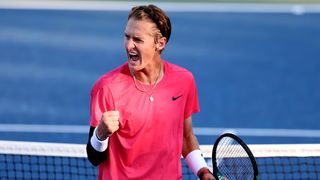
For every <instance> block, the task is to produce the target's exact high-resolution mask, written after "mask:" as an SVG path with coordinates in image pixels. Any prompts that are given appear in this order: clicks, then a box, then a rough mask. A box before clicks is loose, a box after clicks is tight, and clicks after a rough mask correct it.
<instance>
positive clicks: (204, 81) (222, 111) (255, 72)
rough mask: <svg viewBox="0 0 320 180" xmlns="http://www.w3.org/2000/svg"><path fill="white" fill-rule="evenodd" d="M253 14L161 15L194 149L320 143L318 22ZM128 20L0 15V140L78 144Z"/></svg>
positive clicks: (296, 11)
mask: <svg viewBox="0 0 320 180" xmlns="http://www.w3.org/2000/svg"><path fill="white" fill-rule="evenodd" d="M166 7H167V6H166ZM257 7H258V8H257V10H255V11H252V10H251V11H250V10H247V11H245V10H243V11H235V10H233V11H232V10H230V11H221V10H220V11H219V10H215V11H214V10H212V11H211V10H210V9H209V10H208V9H207V10H203V11H201V10H194V11H195V12H192V13H191V11H192V9H191V10H185V11H183V10H175V9H174V8H172V9H170V10H168V15H169V16H170V17H171V20H172V24H173V32H172V37H171V39H170V42H169V44H168V46H167V48H166V50H165V51H164V53H163V55H164V56H163V57H164V59H166V60H167V61H170V62H172V63H175V64H178V65H181V66H183V67H185V68H187V69H188V70H190V71H191V72H193V74H194V76H195V79H196V83H197V87H198V93H199V100H200V107H201V112H200V113H198V114H196V115H194V116H193V119H194V120H193V126H194V131H195V133H196V135H197V136H198V139H199V142H200V144H212V143H213V141H214V139H215V138H216V136H217V135H218V134H220V133H221V132H224V131H232V132H235V133H237V134H238V135H240V136H242V138H243V139H244V140H245V141H246V142H247V143H249V144H269V143H319V141H320V123H319V119H320V95H319V94H320V93H319V92H320V61H319V60H320V53H319V52H320V34H319V32H320V23H318V22H319V19H320V13H317V12H308V11H304V9H303V7H302V6H295V7H293V8H292V9H291V10H292V11H291V10H287V11H286V10H278V11H275V12H271V11H270V10H263V9H261V7H260V11H259V6H257ZM125 8H126V7H125ZM168 8H169V6H168ZM212 8H213V7H212ZM217 9H219V8H217ZM271 9H272V8H271ZM273 9H274V8H273ZM127 13H128V11H126V10H125V9H120V10H119V9H114V10H103V9H99V10H94V9H93V10H92V9H91V10H88V9H87V10H81V8H79V9H77V10H68V9H63V8H62V9H55V10H52V9H43V8H38V9H32V8H31V9H28V8H27V9H25V8H7V7H6V8H4V7H2V8H0V82H1V83H0V123H1V125H0V136H1V139H3V140H23V141H45V142H68V143H82V144H83V143H86V141H87V131H88V123H89V98H90V89H91V86H92V85H93V83H94V82H95V80H96V79H97V78H99V77H100V76H101V75H103V74H104V73H106V72H107V71H109V70H111V69H113V68H115V67H117V66H119V65H121V64H122V63H123V62H125V61H126V57H125V51H124V48H123V32H124V28H125V25H126V21H127ZM181 83H183V82H181Z"/></svg>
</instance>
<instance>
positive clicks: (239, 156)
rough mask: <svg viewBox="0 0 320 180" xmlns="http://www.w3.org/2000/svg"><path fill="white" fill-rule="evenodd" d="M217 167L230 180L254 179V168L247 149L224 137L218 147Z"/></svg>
mask: <svg viewBox="0 0 320 180" xmlns="http://www.w3.org/2000/svg"><path fill="white" fill-rule="evenodd" d="M216 161H217V167H218V169H219V171H220V172H221V174H223V176H224V177H225V178H227V179H228V180H231V179H253V174H254V173H253V171H254V170H253V166H252V164H251V160H250V157H249V156H248V154H247V152H246V151H245V149H244V148H243V147H242V146H241V145H240V144H239V143H238V142H237V141H235V140H233V139H232V138H229V137H224V138H223V139H222V140H221V141H220V142H219V144H218V146H217V154H216Z"/></svg>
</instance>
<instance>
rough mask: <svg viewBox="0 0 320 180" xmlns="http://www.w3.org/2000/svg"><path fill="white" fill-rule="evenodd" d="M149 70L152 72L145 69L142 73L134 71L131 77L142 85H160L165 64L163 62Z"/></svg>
mask: <svg viewBox="0 0 320 180" xmlns="http://www.w3.org/2000/svg"><path fill="white" fill-rule="evenodd" d="M149 69H150V70H147V69H146V68H145V69H143V70H140V71H134V72H133V71H132V72H131V75H132V76H133V78H134V79H136V80H137V81H139V82H141V83H142V84H146V85H154V84H156V83H158V82H159V81H160V80H161V79H162V77H163V74H164V73H163V64H162V62H159V63H157V64H155V67H152V68H149Z"/></svg>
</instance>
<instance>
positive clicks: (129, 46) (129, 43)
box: [124, 38, 135, 51]
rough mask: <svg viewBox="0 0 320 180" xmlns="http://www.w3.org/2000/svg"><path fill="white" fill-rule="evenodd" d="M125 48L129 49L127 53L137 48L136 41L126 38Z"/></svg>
mask: <svg viewBox="0 0 320 180" xmlns="http://www.w3.org/2000/svg"><path fill="white" fill-rule="evenodd" d="M124 46H125V48H126V49H127V51H129V50H131V49H133V48H135V44H134V41H133V40H132V39H131V38H125V40H124Z"/></svg>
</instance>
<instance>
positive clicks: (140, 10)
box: [128, 4, 171, 42]
mask: <svg viewBox="0 0 320 180" xmlns="http://www.w3.org/2000/svg"><path fill="white" fill-rule="evenodd" d="M130 18H134V19H136V20H150V21H151V22H153V23H154V24H155V25H156V28H157V29H156V31H155V34H154V36H155V42H157V41H158V39H160V38H162V37H165V38H166V40H167V42H168V41H169V39H170V35H171V22H170V19H169V17H168V16H167V15H166V14H165V13H164V11H163V10H162V9H160V8H158V7H157V6H155V5H152V4H150V5H147V6H136V7H133V8H132V9H131V11H130V13H129V16H128V20H129V19H130Z"/></svg>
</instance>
